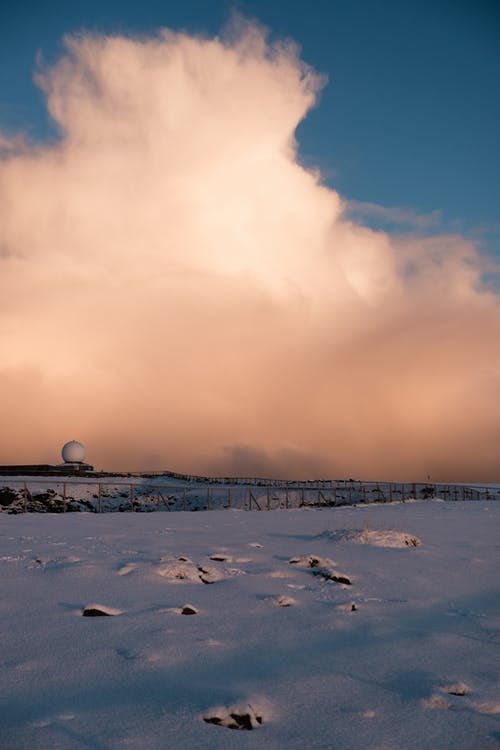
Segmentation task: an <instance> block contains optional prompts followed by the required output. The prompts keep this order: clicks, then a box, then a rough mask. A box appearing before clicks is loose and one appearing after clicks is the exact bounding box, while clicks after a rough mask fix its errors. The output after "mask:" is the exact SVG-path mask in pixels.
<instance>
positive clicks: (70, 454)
mask: <svg viewBox="0 0 500 750" xmlns="http://www.w3.org/2000/svg"><path fill="white" fill-rule="evenodd" d="M61 453H62V458H63V461H64V462H65V463H67V464H81V463H83V461H85V448H84V447H83V445H82V444H81V443H79V442H78V441H77V440H70V441H69V443H66V444H65V445H63V449H62V451H61Z"/></svg>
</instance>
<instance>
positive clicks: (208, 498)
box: [207, 487, 212, 510]
mask: <svg viewBox="0 0 500 750" xmlns="http://www.w3.org/2000/svg"><path fill="white" fill-rule="evenodd" d="M211 489H212V488H211V487H208V488H207V510H210V492H211Z"/></svg>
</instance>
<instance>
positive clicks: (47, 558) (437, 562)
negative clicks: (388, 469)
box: [0, 501, 500, 750]
mask: <svg viewBox="0 0 500 750" xmlns="http://www.w3.org/2000/svg"><path fill="white" fill-rule="evenodd" d="M499 521H500V503H498V502H495V501H492V502H456V503H455V502H434V501H426V502H413V503H406V504H387V505H366V506H357V507H342V508H332V509H326V508H325V509H301V510H288V511H284V510H282V511H270V512H262V513H258V512H252V513H250V512H246V511H239V510H225V511H221V512H198V513H184V512H178V513H149V514H136V513H135V514H133V513H120V514H116V513H114V514H102V515H98V514H95V513H68V514H31V513H28V514H20V515H8V514H2V515H1V516H0V537H1V552H0V576H1V578H0V580H1V597H0V608H1V623H2V638H1V642H0V644H1V645H0V696H1V704H2V711H1V713H0V747H1V748H2V750H77V749H78V750H80V749H81V750H118V749H122V748H127V749H128V748H133V749H134V750H135V749H136V748H141V749H142V748H144V749H145V750H165V749H166V748H169V749H170V748H172V749H174V748H175V749H176V750H177V749H181V750H182V749H184V750H191V749H193V750H194V749H196V750H204V749H206V750H219V749H220V750H225V749H226V748H227V749H228V750H232V749H233V748H238V749H239V748H246V749H249V748H259V750H260V749H261V748H262V749H264V750H267V749H271V748H272V750H285V749H286V750H288V749H294V748H296V749H297V750H298V749H299V748H300V749H301V750H302V749H303V748H306V749H308V750H309V749H310V750H326V749H328V750H358V749H360V750H361V749H362V750H365V749H367V750H394V749H395V748H398V749H402V750H411V749H414V748H418V749H422V750H423V749H424V748H425V750H429V749H431V748H432V750H446V749H447V748H450V750H451V748H453V750H456V749H457V748H460V750H488V749H489V748H497V747H498V746H499V740H500V687H499V664H500V595H499V594H500V581H499V564H498V563H499V557H500V555H499V551H500V534H499V531H500V524H499ZM183 609H184V611H185V612H186V614H182V611H183ZM99 610H100V611H103V612H107V614H108V616H93V617H92V616H82V615H83V613H84V612H85V611H86V614H87V615H92V614H94V615H95V614H96V611H99ZM189 613H191V614H189ZM231 727H242V728H243V731H238V730H237V729H234V728H231ZM248 728H251V729H252V731H245V730H246V729H248Z"/></svg>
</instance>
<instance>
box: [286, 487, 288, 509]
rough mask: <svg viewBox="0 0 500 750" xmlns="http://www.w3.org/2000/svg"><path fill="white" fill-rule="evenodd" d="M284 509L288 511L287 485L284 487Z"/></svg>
mask: <svg viewBox="0 0 500 750" xmlns="http://www.w3.org/2000/svg"><path fill="white" fill-rule="evenodd" d="M285 508H286V509H287V510H288V484H287V486H286V487H285Z"/></svg>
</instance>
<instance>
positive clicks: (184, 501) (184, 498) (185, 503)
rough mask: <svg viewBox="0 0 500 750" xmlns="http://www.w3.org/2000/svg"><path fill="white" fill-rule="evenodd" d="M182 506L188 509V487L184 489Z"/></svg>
mask: <svg viewBox="0 0 500 750" xmlns="http://www.w3.org/2000/svg"><path fill="white" fill-rule="evenodd" d="M182 507H183V509H184V510H187V497H186V487H183V489H182Z"/></svg>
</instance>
